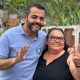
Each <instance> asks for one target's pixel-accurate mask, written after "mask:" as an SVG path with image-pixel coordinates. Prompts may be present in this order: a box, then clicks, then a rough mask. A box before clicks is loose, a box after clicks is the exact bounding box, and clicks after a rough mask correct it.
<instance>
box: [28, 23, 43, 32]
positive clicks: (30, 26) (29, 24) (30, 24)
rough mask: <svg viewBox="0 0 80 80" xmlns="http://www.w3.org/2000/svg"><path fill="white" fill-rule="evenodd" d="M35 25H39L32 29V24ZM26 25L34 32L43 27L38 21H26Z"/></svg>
mask: <svg viewBox="0 0 80 80" xmlns="http://www.w3.org/2000/svg"><path fill="white" fill-rule="evenodd" d="M35 25H38V26H39V29H34V28H33V26H35ZM27 27H28V28H29V29H30V30H31V31H33V32H35V33H38V31H39V30H41V28H42V27H43V25H42V24H39V23H37V22H33V23H30V22H27Z"/></svg>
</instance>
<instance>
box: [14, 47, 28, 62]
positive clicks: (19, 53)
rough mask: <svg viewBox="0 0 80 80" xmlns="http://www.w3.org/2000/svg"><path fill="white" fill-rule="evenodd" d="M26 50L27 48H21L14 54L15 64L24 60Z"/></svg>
mask: <svg viewBox="0 0 80 80" xmlns="http://www.w3.org/2000/svg"><path fill="white" fill-rule="evenodd" d="M27 50H28V46H23V47H22V48H21V50H20V51H17V52H16V57H15V59H16V63H18V62H21V61H24V60H25V59H26V52H27Z"/></svg>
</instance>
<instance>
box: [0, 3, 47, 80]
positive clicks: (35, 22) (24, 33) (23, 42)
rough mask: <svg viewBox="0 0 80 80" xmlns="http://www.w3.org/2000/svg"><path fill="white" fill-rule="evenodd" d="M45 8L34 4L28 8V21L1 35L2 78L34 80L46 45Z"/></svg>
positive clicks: (0, 59)
mask: <svg viewBox="0 0 80 80" xmlns="http://www.w3.org/2000/svg"><path fill="white" fill-rule="evenodd" d="M44 18H45V8H44V7H43V6H42V5H40V4H33V5H30V6H28V7H27V9H26V21H25V23H24V25H22V24H20V25H18V26H16V27H14V28H11V29H9V30H7V31H6V32H4V33H3V34H2V36H1V37H0V80H32V76H33V73H34V71H35V68H36V66H37V63H38V58H39V57H40V55H41V53H42V50H43V48H44V45H45V40H46V34H45V33H44V32H42V31H40V29H41V28H42V27H43V25H44V24H43V23H44Z"/></svg>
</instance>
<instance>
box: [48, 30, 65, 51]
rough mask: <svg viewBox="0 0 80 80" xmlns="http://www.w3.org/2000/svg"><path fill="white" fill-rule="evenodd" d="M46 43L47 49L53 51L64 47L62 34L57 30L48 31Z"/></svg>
mask: <svg viewBox="0 0 80 80" xmlns="http://www.w3.org/2000/svg"><path fill="white" fill-rule="evenodd" d="M47 45H48V48H49V49H53V50H55V51H61V50H63V48H64V34H63V33H62V32H61V31H59V30H53V31H51V32H50V34H49V37H48V40H47Z"/></svg>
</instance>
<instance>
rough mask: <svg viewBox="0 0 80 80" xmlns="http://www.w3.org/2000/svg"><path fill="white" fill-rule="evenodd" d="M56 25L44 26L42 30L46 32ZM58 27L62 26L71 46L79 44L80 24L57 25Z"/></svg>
mask: <svg viewBox="0 0 80 80" xmlns="http://www.w3.org/2000/svg"><path fill="white" fill-rule="evenodd" d="M54 27H56V26H50V27H43V28H42V30H43V31H45V32H46V33H47V32H48V30H49V29H51V28H54ZM57 28H62V29H63V30H64V33H65V38H66V43H67V44H68V45H69V46H77V45H78V44H80V26H79V25H72V26H57Z"/></svg>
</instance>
